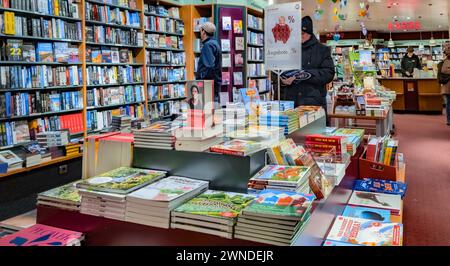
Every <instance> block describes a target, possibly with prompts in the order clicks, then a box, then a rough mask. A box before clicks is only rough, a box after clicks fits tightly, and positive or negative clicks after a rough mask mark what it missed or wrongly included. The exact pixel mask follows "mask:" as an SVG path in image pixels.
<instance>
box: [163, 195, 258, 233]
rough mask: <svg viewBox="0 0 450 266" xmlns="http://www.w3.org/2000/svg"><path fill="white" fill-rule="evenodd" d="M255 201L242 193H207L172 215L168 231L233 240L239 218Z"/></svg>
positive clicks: (179, 208)
mask: <svg viewBox="0 0 450 266" xmlns="http://www.w3.org/2000/svg"><path fill="white" fill-rule="evenodd" d="M253 200H254V196H252V195H248V194H242V193H233V192H224V191H215V190H207V191H206V192H204V193H202V194H200V195H199V196H197V197H195V198H193V199H191V200H189V201H188V202H186V203H184V204H183V205H181V206H179V207H178V208H176V209H175V210H174V211H172V213H171V218H172V221H171V228H178V229H184V230H189V231H195V232H200V233H205V234H211V235H216V236H220V237H224V238H230V239H231V238H232V237H233V227H234V225H235V223H236V219H237V216H238V214H239V213H240V212H241V210H242V209H244V208H245V207H247V206H248V205H249V204H250V203H251V202H252V201H253Z"/></svg>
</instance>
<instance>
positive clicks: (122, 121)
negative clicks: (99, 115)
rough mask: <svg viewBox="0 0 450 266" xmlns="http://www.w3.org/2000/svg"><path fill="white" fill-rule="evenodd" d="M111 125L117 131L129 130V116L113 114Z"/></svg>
mask: <svg viewBox="0 0 450 266" xmlns="http://www.w3.org/2000/svg"><path fill="white" fill-rule="evenodd" d="M111 127H112V128H113V129H115V130H118V131H124V130H129V129H130V128H131V117H129V116H126V115H120V116H113V118H112V122H111Z"/></svg>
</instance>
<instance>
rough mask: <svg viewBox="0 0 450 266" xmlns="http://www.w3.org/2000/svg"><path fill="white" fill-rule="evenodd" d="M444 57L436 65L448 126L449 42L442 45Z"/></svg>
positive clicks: (449, 101)
mask: <svg viewBox="0 0 450 266" xmlns="http://www.w3.org/2000/svg"><path fill="white" fill-rule="evenodd" d="M444 55H445V59H444V60H443V61H442V62H440V63H439V65H438V81H439V83H440V84H441V85H442V87H441V88H442V90H441V93H442V95H444V97H445V100H446V113H447V126H450V43H446V44H445V46H444Z"/></svg>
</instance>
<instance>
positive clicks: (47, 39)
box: [0, 34, 83, 43]
mask: <svg viewBox="0 0 450 266" xmlns="http://www.w3.org/2000/svg"><path fill="white" fill-rule="evenodd" d="M0 38H8V39H21V40H28V41H46V42H49V41H50V42H70V43H82V42H83V41H80V40H72V39H60V38H46V37H35V36H17V35H6V34H0Z"/></svg>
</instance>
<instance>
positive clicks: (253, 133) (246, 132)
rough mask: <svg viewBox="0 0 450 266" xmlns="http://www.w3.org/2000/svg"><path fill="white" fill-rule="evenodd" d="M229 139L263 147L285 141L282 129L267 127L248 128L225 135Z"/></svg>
mask: <svg viewBox="0 0 450 266" xmlns="http://www.w3.org/2000/svg"><path fill="white" fill-rule="evenodd" d="M226 136H227V137H228V138H231V139H242V140H252V141H257V142H259V143H261V145H263V146H264V147H266V148H268V147H272V146H273V145H275V144H276V143H278V142H279V141H282V140H284V139H285V136H284V128H282V127H268V126H248V127H246V128H244V129H241V130H236V131H233V132H229V133H227V134H226Z"/></svg>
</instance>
